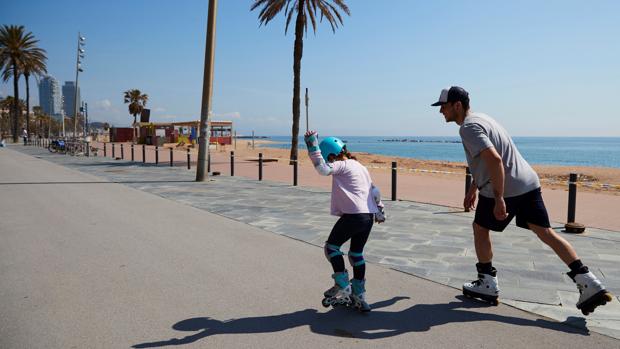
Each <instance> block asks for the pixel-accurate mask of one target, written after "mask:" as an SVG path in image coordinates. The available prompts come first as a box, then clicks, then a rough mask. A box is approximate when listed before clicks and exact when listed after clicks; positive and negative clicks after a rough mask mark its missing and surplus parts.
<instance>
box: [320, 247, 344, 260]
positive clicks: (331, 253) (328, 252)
mask: <svg viewBox="0 0 620 349" xmlns="http://www.w3.org/2000/svg"><path fill="white" fill-rule="evenodd" d="M323 251H324V252H325V258H327V260H328V261H330V262H331V260H332V258H334V257H336V256H342V255H343V254H344V253H342V252H341V251H340V246H338V245H332V244H328V243H325V247H324V248H323Z"/></svg>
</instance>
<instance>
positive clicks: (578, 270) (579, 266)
mask: <svg viewBox="0 0 620 349" xmlns="http://www.w3.org/2000/svg"><path fill="white" fill-rule="evenodd" d="M568 267H569V268H570V271H569V272H568V273H566V274H568V276H570V278H571V279H573V281H575V276H576V275H577V274H586V273H588V272H589V271H590V270H589V269H588V267H587V266H585V265H583V263H582V262H581V259H577V260H575V261H573V262H572V263H571V264H569V265H568Z"/></svg>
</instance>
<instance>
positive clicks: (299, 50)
mask: <svg viewBox="0 0 620 349" xmlns="http://www.w3.org/2000/svg"><path fill="white" fill-rule="evenodd" d="M304 6H305V0H299V7H298V8H297V18H296V20H295V47H294V49H293V129H292V139H291V158H290V159H291V160H293V159H297V147H298V140H299V114H300V97H299V95H300V93H301V57H302V55H303V51H304V16H303V13H304ZM290 164H291V165H292V164H293V162H292V161H291V162H290Z"/></svg>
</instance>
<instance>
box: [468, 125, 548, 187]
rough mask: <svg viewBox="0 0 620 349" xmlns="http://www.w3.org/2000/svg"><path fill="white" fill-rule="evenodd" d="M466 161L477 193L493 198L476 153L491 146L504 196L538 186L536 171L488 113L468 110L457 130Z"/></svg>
mask: <svg viewBox="0 0 620 349" xmlns="http://www.w3.org/2000/svg"><path fill="white" fill-rule="evenodd" d="M459 134H460V135H461V140H462V141H463V148H464V149H465V157H466V158H467V164H468V165H469V169H470V171H471V173H472V175H473V177H474V180H475V181H476V186H478V189H479V190H480V195H482V196H485V197H488V198H493V197H494V195H493V185H492V184H491V176H490V175H489V171H488V170H487V168H486V166H485V164H484V162H483V160H482V158H481V157H480V152H481V151H483V150H485V149H487V148H490V147H494V148H495V150H496V151H497V152H498V153H499V155H500V156H501V157H502V163H503V165H504V197H506V198H509V197H513V196H518V195H521V194H525V193H527V192H529V191H532V190H534V189H536V188H538V187H540V181H539V180H538V174H536V172H535V171H534V169H532V167H531V166H530V165H529V164H528V163H527V162H526V161H525V159H523V157H522V156H521V154H520V153H519V151H518V150H517V147H516V146H515V144H514V143H513V142H512V139H511V138H510V135H509V134H508V132H506V130H505V129H504V128H503V127H502V126H501V125H500V124H498V123H497V122H496V121H495V120H493V119H492V118H491V117H490V116H488V115H485V114H482V113H469V114H468V115H467V116H466V117H465V120H464V121H463V124H462V125H461V128H460V130H459Z"/></svg>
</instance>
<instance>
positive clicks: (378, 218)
mask: <svg viewBox="0 0 620 349" xmlns="http://www.w3.org/2000/svg"><path fill="white" fill-rule="evenodd" d="M304 140H305V142H306V145H307V146H308V155H309V156H310V159H311V160H312V163H313V164H314V168H315V169H316V171H317V172H318V173H319V174H320V175H323V176H332V195H331V214H332V215H334V216H338V217H340V218H339V219H338V221H337V222H336V224H335V225H334V227H333V228H332V231H331V233H330V234H329V237H328V239H327V242H326V243H325V247H324V251H325V257H326V258H327V260H328V261H329V262H330V263H331V265H332V268H333V270H334V274H332V278H333V279H334V281H335V284H334V286H333V287H331V288H330V289H328V290H327V291H325V293H324V296H325V298H324V299H323V305H324V306H326V307H328V306H330V305H336V304H341V305H352V306H354V307H355V308H357V309H359V310H360V311H362V312H368V311H370V306H369V305H368V303H367V302H366V288H365V284H366V279H365V274H366V265H365V262H364V255H363V252H364V246H365V245H366V241H367V240H368V236H369V234H370V231H371V229H372V226H373V223H374V222H377V223H382V222H384V221H385V213H384V210H383V203H382V202H381V193H380V192H379V189H377V187H375V186H374V185H373V183H372V179H371V178H370V174H369V173H368V170H367V169H366V167H364V166H363V165H362V164H360V163H359V162H357V160H356V159H355V157H354V156H353V155H351V153H349V151H348V150H347V147H346V145H345V144H344V143H343V142H342V141H341V140H340V139H338V138H336V137H327V138H325V139H324V140H323V141H322V142H321V143H320V144H319V140H318V134H317V133H316V132H315V131H308V132H306V134H305V137H304ZM348 240H351V246H350V249H349V253H348V255H349V262H350V263H351V267H352V268H353V279H352V280H351V281H350V282H349V274H348V272H347V270H346V269H345V264H344V258H343V257H342V256H343V253H342V252H341V251H340V248H341V246H342V245H343V244H344V243H345V242H346V241H348Z"/></svg>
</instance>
